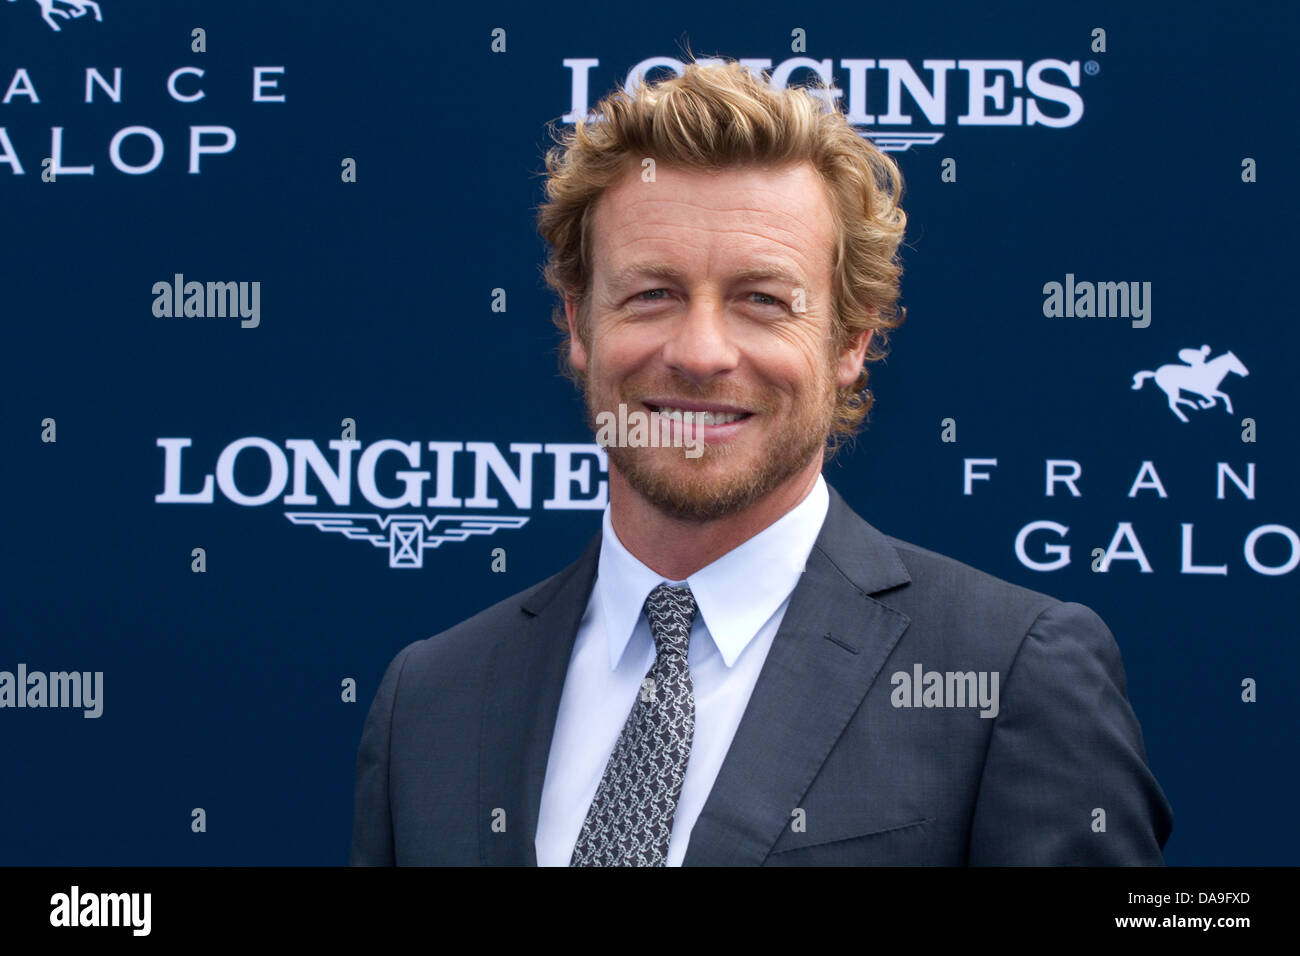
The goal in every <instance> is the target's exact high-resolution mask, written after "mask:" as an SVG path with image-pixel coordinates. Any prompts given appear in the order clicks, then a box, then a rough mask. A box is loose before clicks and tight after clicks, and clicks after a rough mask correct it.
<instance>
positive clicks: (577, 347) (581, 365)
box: [564, 295, 587, 373]
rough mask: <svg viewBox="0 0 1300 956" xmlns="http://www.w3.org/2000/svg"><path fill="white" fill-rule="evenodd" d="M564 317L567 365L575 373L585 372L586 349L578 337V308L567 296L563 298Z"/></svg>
mask: <svg viewBox="0 0 1300 956" xmlns="http://www.w3.org/2000/svg"><path fill="white" fill-rule="evenodd" d="M564 316H565V318H566V319H568V321H569V364H570V365H572V366H573V368H574V370H575V371H578V372H583V373H585V372H586V371H587V349H586V347H585V346H584V345H583V344H582V339H581V338H580V337H579V335H578V325H577V322H578V308H577V306H576V305H574V304H573V300H572V299H570V298H569V297H568V296H567V295H566V296H565V297H564Z"/></svg>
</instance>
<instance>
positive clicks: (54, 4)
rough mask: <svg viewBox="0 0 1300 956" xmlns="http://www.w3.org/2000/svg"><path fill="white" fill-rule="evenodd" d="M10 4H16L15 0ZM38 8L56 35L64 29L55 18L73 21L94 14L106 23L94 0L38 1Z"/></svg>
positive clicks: (97, 18)
mask: <svg viewBox="0 0 1300 956" xmlns="http://www.w3.org/2000/svg"><path fill="white" fill-rule="evenodd" d="M9 2H10V3H14V2H15V0H9ZM36 6H38V7H39V8H40V11H41V17H42V19H44V20H45V22H46V23H47V24H49V27H50V29H51V30H53V31H55V32H56V33H59V32H62V30H63V28H62V27H61V26H59V24H58V22H57V21H56V20H55V19H54V18H55V17H60V18H62V19H64V20H72V19H76V18H77V17H84V16H85V15H86V14H87V13H93V14H94V15H95V19H96V20H98V21H100V22H101V23H102V22H104V18H103V17H101V16H100V15H99V4H98V3H95V2H93V0H36Z"/></svg>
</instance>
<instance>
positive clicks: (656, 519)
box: [609, 455, 822, 581]
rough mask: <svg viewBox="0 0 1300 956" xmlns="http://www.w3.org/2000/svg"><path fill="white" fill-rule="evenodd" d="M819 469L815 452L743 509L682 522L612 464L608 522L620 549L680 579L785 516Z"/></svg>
mask: <svg viewBox="0 0 1300 956" xmlns="http://www.w3.org/2000/svg"><path fill="white" fill-rule="evenodd" d="M821 468H822V456H821V455H818V456H817V457H816V458H814V459H812V460H811V461H809V463H808V464H807V466H805V468H804V469H803V470H802V471H801V472H799V473H798V474H797V475H795V476H794V477H792V478H791V479H789V480H788V481H786V482H784V483H783V484H781V485H778V486H777V487H776V488H773V489H772V490H771V491H770V492H768V493H767V494H766V495H764V496H763V497H762V498H760V499H758V501H756V502H754V503H753V504H752V505H750V506H749V507H748V508H746V509H744V510H743V511H739V512H737V513H735V514H731V515H727V516H726V517H723V518H717V519H714V520H712V521H685V520H682V519H680V518H674V517H671V516H669V515H666V514H664V513H663V512H662V511H660V510H659V509H658V508H656V507H655V506H654V505H652V504H650V502H648V501H647V500H646V499H645V498H643V497H642V496H641V495H640V494H639V493H638V492H637V491H635V490H634V489H633V488H632V486H631V485H629V484H628V483H627V480H626V479H625V478H624V477H623V475H622V474H621V473H620V472H619V471H618V469H617V467H615V466H614V464H613V462H611V463H610V469H609V503H610V509H609V518H610V523H611V524H613V526H614V533H615V534H617V535H618V540H619V541H620V542H622V544H623V547H625V548H627V550H628V551H629V552H631V554H632V555H634V556H635V557H636V558H637V560H639V561H640V562H641V563H642V564H644V565H645V566H646V567H648V568H650V570H652V571H654V572H655V573H656V574H661V575H663V576H664V577H665V578H667V579H668V580H670V581H684V580H685V579H686V578H688V577H690V576H691V575H692V574H694V573H695V572H696V571H698V570H700V568H703V567H706V566H708V565H710V564H712V563H713V562H714V561H716V560H718V558H720V557H722V556H723V555H724V554H726V553H727V552H729V551H732V550H734V549H736V548H738V547H740V545H742V544H744V543H745V542H746V541H748V540H749V539H750V538H752V537H754V535H756V534H758V533H759V532H760V531H763V530H764V529H765V528H768V527H770V526H771V525H773V524H774V523H776V522H777V521H778V520H780V519H781V518H783V517H784V516H785V515H787V514H789V512H790V511H791V509H793V508H794V507H795V506H796V505H798V504H799V503H800V502H801V501H803V500H804V499H805V498H806V497H808V493H809V492H810V491H812V490H813V488H814V487H815V486H816V484H817V476H818V475H819V474H821Z"/></svg>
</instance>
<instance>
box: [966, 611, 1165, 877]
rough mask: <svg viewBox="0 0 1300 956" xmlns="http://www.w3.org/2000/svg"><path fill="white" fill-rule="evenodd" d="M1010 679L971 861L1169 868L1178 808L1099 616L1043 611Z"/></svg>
mask: <svg viewBox="0 0 1300 956" xmlns="http://www.w3.org/2000/svg"><path fill="white" fill-rule="evenodd" d="M1002 683H1003V692H1002V695H1001V697H1002V699H1001V701H1000V705H999V711H998V715H997V717H995V718H994V725H993V730H992V736H991V739H990V741H989V748H988V752H987V754H986V755H985V762H984V769H983V773H982V775H981V779H980V787H979V795H978V797H977V798H976V803H975V814H974V818H973V821H972V826H971V839H970V855H969V862H970V863H971V865H1000V866H1008V865H1028V866H1060V865H1082V866H1115V865H1139V866H1162V865H1164V858H1163V857H1162V856H1161V850H1162V848H1163V847H1164V845H1165V842H1166V841H1167V840H1168V839H1169V833H1170V831H1171V830H1172V828H1173V814H1172V811H1171V809H1170V806H1169V801H1168V800H1167V799H1166V797H1165V794H1164V792H1163V791H1162V790H1161V789H1160V785H1159V784H1158V783H1157V782H1156V779H1155V777H1154V776H1153V775H1152V773H1151V770H1150V769H1149V768H1148V766H1147V760H1146V750H1145V748H1144V746H1143V743H1142V729H1141V727H1140V726H1139V725H1138V721H1137V717H1136V715H1135V714H1134V713H1133V708H1132V707H1131V706H1130V705H1129V701H1128V697H1127V694H1126V687H1125V676H1124V666H1123V664H1122V662H1121V660H1120V653H1119V647H1118V646H1117V645H1116V643H1115V638H1114V636H1113V635H1112V634H1111V632H1110V630H1109V629H1108V628H1107V627H1106V625H1105V623H1104V622H1103V621H1102V620H1101V618H1100V617H1098V616H1097V614H1095V613H1094V612H1093V611H1092V610H1090V609H1089V608H1087V607H1085V606H1084V605H1082V604H1076V603H1073V602H1066V603H1058V604H1055V605H1053V606H1051V607H1049V608H1047V610H1045V611H1043V612H1042V614H1040V615H1039V616H1038V618H1037V619H1036V620H1035V621H1034V623H1033V624H1032V625H1031V626H1030V628H1029V631H1028V633H1026V635H1025V637H1024V639H1023V640H1022V642H1021V645H1020V648H1019V650H1018V651H1017V652H1016V656H1015V658H1014V659H1013V661H1012V663H1011V666H1010V670H1009V672H1008V673H1007V674H1005V675H1003V682H1002ZM1098 811H1101V812H1102V813H1104V817H1103V816H1102V814H1101V813H1098ZM1103 825H1104V829H1102V827H1103Z"/></svg>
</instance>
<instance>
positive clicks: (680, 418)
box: [659, 407, 745, 425]
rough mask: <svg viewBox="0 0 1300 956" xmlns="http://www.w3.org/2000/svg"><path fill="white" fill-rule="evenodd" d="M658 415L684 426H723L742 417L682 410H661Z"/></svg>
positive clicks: (732, 414)
mask: <svg viewBox="0 0 1300 956" xmlns="http://www.w3.org/2000/svg"><path fill="white" fill-rule="evenodd" d="M659 414H660V415H662V416H664V417H665V418H670V419H672V420H673V421H675V422H681V423H682V424H684V425H725V424H727V423H728V422H734V421H739V420H740V419H742V418H744V417H745V416H744V415H739V414H734V413H731V412H691V411H687V410H685V409H682V408H667V407H665V408H661V409H659Z"/></svg>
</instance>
